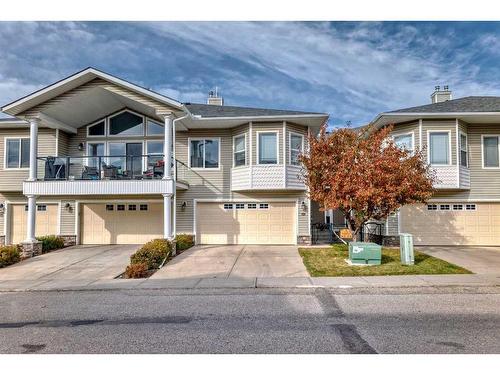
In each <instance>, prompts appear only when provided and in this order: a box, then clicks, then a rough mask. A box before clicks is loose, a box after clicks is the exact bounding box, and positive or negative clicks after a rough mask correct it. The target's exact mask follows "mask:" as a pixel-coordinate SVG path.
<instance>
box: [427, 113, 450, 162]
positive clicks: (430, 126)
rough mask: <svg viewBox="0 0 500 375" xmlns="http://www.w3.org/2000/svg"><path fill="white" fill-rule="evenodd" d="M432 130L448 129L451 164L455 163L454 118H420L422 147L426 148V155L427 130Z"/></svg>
mask: <svg viewBox="0 0 500 375" xmlns="http://www.w3.org/2000/svg"><path fill="white" fill-rule="evenodd" d="M433 131H449V132H450V143H451V165H456V163H457V141H456V140H457V132H456V120H455V119H453V120H450V119H446V120H422V133H423V135H422V147H423V148H424V149H426V155H427V156H428V155H429V149H428V144H427V140H428V137H429V132H433Z"/></svg>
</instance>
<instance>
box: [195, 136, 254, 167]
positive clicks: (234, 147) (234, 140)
mask: <svg viewBox="0 0 500 375" xmlns="http://www.w3.org/2000/svg"><path fill="white" fill-rule="evenodd" d="M241 137H245V149H244V150H243V151H238V152H239V153H241V152H244V153H245V164H243V165H238V166H236V165H235V160H234V155H235V154H236V138H241ZM247 155H248V154H247V133H246V132H245V133H243V134H237V135H235V136H233V168H243V167H246V166H247V165H248V157H247ZM189 159H190V160H191V158H189Z"/></svg>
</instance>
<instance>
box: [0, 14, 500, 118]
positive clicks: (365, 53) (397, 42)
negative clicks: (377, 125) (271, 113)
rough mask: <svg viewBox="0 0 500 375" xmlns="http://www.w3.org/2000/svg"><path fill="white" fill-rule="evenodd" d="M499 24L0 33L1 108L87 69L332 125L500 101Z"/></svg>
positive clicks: (24, 28)
mask: <svg viewBox="0 0 500 375" xmlns="http://www.w3.org/2000/svg"><path fill="white" fill-rule="evenodd" d="M499 58H500V23H487V22H458V23H457V22H441V23H440V22H420V23H418V22H417V23H416V22H333V23H323V22H302V23H301V22H278V23H269V22H150V23H131V22H89V23H80V22H64V23H63V22H56V23H23V22H0V104H1V105H4V104H6V103H8V102H10V101H12V100H14V99H17V98H19V97H21V96H23V95H26V94H28V93H30V92H32V91H34V90H36V89H39V88H40V87H43V86H45V85H47V84H49V83H52V82H54V81H57V80H59V79H61V78H63V77H65V76H67V75H70V74H72V73H74V72H76V71H78V70H81V69H82V68H85V67H87V66H94V67H96V68H98V69H101V70H104V71H106V72H108V73H111V74H114V75H117V76H119V77H122V78H124V79H127V80H130V81H132V82H135V83H138V84H140V85H142V86H145V87H149V88H151V89H153V90H155V91H158V92H160V93H163V94H165V95H168V96H171V97H173V98H175V99H177V100H180V101H183V102H204V101H205V98H206V95H207V92H208V91H209V90H210V89H212V88H213V87H214V86H218V87H219V88H220V90H221V91H222V93H223V96H224V99H225V102H226V104H227V105H242V106H256V107H268V108H284V109H294V110H305V111H318V112H327V113H329V114H330V116H331V119H330V124H331V125H344V124H345V123H346V121H351V122H352V124H353V125H361V124H364V123H366V122H368V121H370V120H371V119H373V117H374V116H375V115H376V114H377V113H380V112H383V111H387V110H394V109H398V108H404V107H409V106H414V105H420V104H427V103H429V102H430V98H429V95H430V94H431V92H432V90H433V88H434V86H435V85H438V84H440V85H444V84H448V85H449V86H450V88H451V89H452V90H453V95H454V97H455V98H457V97H462V96H468V95H500V64H498V61H499Z"/></svg>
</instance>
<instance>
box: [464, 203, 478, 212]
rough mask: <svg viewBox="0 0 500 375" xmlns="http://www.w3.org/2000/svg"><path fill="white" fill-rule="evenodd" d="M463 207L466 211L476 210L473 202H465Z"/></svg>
mask: <svg viewBox="0 0 500 375" xmlns="http://www.w3.org/2000/svg"><path fill="white" fill-rule="evenodd" d="M465 209H466V210H467V211H475V210H476V205H475V204H466V205H465Z"/></svg>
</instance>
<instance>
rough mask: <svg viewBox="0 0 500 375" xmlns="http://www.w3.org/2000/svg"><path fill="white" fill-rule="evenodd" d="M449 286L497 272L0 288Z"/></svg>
mask: <svg viewBox="0 0 500 375" xmlns="http://www.w3.org/2000/svg"><path fill="white" fill-rule="evenodd" d="M449 286H463V287H478V286H481V287H498V286H500V274H491V275H477V274H473V275H415V276H413V275H411V276H369V277H248V278H236V277H232V278H231V277H230V278H183V279H111V280H79V279H68V280H55V279H52V280H49V279H43V280H41V279H38V280H0V292H35V291H91V290H147V289H152V290H153V289H156V290H158V289H255V288H339V289H349V288H398V287H401V288H404V287H449Z"/></svg>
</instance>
